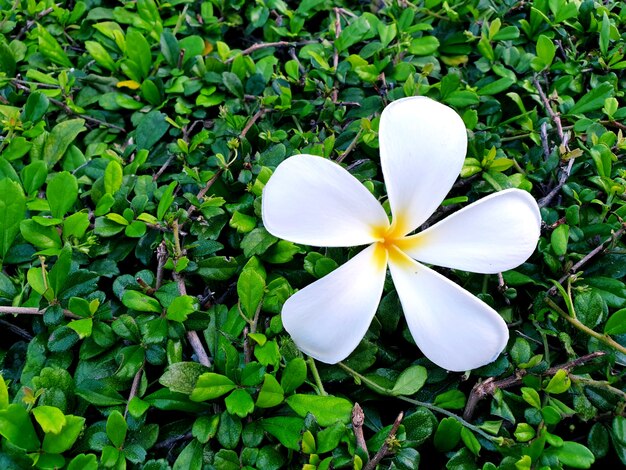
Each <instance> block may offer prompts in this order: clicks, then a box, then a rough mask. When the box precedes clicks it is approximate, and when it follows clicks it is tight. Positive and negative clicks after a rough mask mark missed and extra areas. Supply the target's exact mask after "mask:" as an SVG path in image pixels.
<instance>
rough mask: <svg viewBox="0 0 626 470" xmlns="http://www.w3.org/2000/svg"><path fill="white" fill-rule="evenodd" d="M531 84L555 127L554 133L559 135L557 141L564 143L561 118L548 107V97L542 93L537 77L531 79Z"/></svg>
mask: <svg viewBox="0 0 626 470" xmlns="http://www.w3.org/2000/svg"><path fill="white" fill-rule="evenodd" d="M533 84H534V85H535V88H536V89H537V91H538V92H539V97H540V98H541V101H542V102H543V105H544V107H545V108H546V111H547V112H548V114H549V115H550V118H551V119H552V121H553V122H554V124H555V125H556V131H557V134H558V135H559V139H560V140H561V143H564V141H565V135H564V134H563V126H562V125H561V117H560V116H559V115H558V114H557V113H555V112H554V110H553V109H552V106H551V105H550V101H549V100H548V97H547V96H546V94H545V93H544V91H543V88H542V87H541V84H540V83H539V80H537V77H533Z"/></svg>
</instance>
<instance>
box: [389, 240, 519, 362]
mask: <svg viewBox="0 0 626 470" xmlns="http://www.w3.org/2000/svg"><path fill="white" fill-rule="evenodd" d="M389 268H390V270H391V276H392V277H393V282H394V284H395V286H396V290H397V292H398V296H399V297H400V302H401V303H402V309H403V310H404V315H405V317H406V320H407V323H408V325H409V330H410V331H411V335H412V336H413V338H414V339H415V343H416V344H417V346H418V347H419V348H420V349H421V351H422V353H424V355H425V356H426V357H427V358H428V359H430V360H431V361H432V362H434V363H435V364H437V365H438V366H440V367H443V368H444V369H447V370H451V371H458V372H460V371H466V370H471V369H475V368H477V367H480V366H483V365H485V364H489V363H490V362H492V361H493V360H495V359H496V358H497V357H498V354H500V352H501V351H502V350H503V349H504V347H505V346H506V343H507V340H508V337H509V332H508V329H507V327H506V323H505V322H504V320H502V318H501V317H500V315H498V313H497V312H496V311H495V310H493V309H492V308H491V307H489V306H488V305H487V304H485V303H484V302H482V301H480V300H478V299H477V298H476V297H474V296H473V295H472V294H470V293H469V292H467V291H465V290H464V289H462V288H461V287H459V286H457V285H456V284H454V283H453V282H451V281H450V280H448V279H446V278H445V277H443V276H442V275H441V274H439V273H437V272H435V271H433V270H432V269H429V268H427V267H426V266H423V265H421V264H419V263H417V262H415V261H413V260H412V259H411V258H409V257H408V256H406V255H404V254H403V253H401V252H400V251H396V252H395V253H392V254H391V256H390V257H389Z"/></svg>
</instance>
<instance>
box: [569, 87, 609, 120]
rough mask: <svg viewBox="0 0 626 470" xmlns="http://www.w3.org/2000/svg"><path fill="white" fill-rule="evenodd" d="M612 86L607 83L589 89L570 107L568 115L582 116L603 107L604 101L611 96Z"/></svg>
mask: <svg viewBox="0 0 626 470" xmlns="http://www.w3.org/2000/svg"><path fill="white" fill-rule="evenodd" d="M613 91H614V90H613V85H611V84H610V83H608V82H603V83H600V84H599V85H598V86H596V87H593V88H591V89H590V90H589V91H588V92H587V93H585V94H584V95H583V96H582V98H580V99H579V100H578V101H577V102H576V104H575V105H574V106H572V107H571V108H570V110H569V112H568V114H584V113H587V112H589V111H595V110H596V109H600V108H602V106H604V100H606V99H607V98H610V97H611V96H613Z"/></svg>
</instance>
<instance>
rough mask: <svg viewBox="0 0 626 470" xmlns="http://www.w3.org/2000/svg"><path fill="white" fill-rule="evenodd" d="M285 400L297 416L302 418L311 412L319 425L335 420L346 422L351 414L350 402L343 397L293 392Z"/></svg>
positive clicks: (330, 423) (326, 424)
mask: <svg viewBox="0 0 626 470" xmlns="http://www.w3.org/2000/svg"><path fill="white" fill-rule="evenodd" d="M286 402H287V404H288V405H289V406H290V407H291V409H292V410H293V411H295V412H296V414H297V415H298V416H301V417H303V418H304V417H305V416H306V415H307V414H308V413H311V414H312V415H313V416H315V419H316V420H317V422H318V423H319V424H320V426H330V425H332V424H334V423H335V422H337V421H341V422H342V423H348V422H349V421H350V416H351V414H352V403H350V402H349V401H348V400H346V399H345V398H339V397H333V396H321V395H304V394H295V395H291V396H290V397H289V398H287V400H286Z"/></svg>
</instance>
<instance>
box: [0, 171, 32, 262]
mask: <svg viewBox="0 0 626 470" xmlns="http://www.w3.org/2000/svg"><path fill="white" fill-rule="evenodd" d="M25 213H26V197H25V196H24V192H23V191H22V187H21V186H20V185H19V184H18V183H16V182H14V181H11V180H10V179H9V178H3V179H1V180H0V220H2V223H0V255H2V258H4V256H5V255H6V254H7V252H8V251H9V248H11V245H12V244H13V240H15V237H16V236H17V234H18V233H19V231H20V222H21V221H22V219H23V218H24V215H25Z"/></svg>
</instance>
